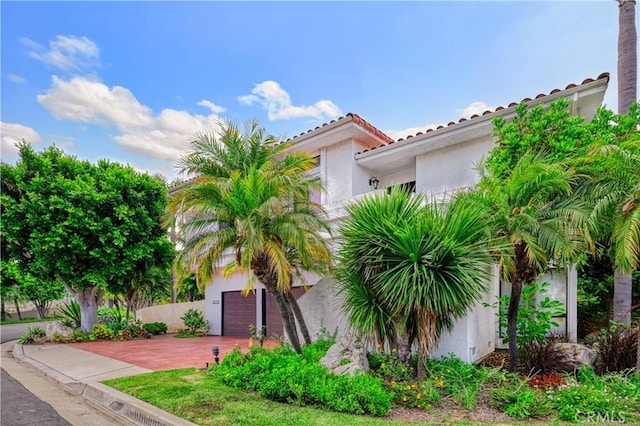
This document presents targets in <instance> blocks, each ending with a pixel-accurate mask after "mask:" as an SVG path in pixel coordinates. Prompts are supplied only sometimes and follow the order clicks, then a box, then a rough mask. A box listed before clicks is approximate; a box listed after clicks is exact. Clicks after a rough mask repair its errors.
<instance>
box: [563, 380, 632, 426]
mask: <svg viewBox="0 0 640 426" xmlns="http://www.w3.org/2000/svg"><path fill="white" fill-rule="evenodd" d="M551 404H552V405H553V407H554V408H555V409H556V410H558V417H559V418H560V419H561V420H566V421H571V422H583V421H586V422H606V421H609V422H624V421H628V420H631V419H632V418H637V411H638V408H639V406H638V401H637V399H632V400H629V399H628V398H627V399H625V398H624V397H622V398H621V397H620V396H619V395H617V393H614V392H610V391H609V390H608V389H607V388H604V389H597V388H595V387H593V386H589V385H584V384H575V385H572V386H566V387H562V388H560V389H558V390H557V391H556V392H554V393H552V394H551Z"/></svg>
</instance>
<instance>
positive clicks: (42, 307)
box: [34, 302, 47, 318]
mask: <svg viewBox="0 0 640 426" xmlns="http://www.w3.org/2000/svg"><path fill="white" fill-rule="evenodd" d="M46 304H47V302H35V303H34V305H36V310H37V311H38V316H39V317H40V318H44V317H46V316H47V306H46Z"/></svg>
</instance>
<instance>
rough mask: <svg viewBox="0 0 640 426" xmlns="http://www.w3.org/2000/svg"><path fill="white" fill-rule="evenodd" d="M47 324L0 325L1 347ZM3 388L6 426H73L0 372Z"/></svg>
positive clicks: (0, 414) (1, 412)
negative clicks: (29, 329)
mask: <svg viewBox="0 0 640 426" xmlns="http://www.w3.org/2000/svg"><path fill="white" fill-rule="evenodd" d="M46 324H47V323H46V322H40V323H38V322H34V323H27V324H8V325H0V343H5V342H9V341H11V340H15V339H17V338H18V337H20V335H21V334H22V333H24V331H25V330H26V329H27V327H33V326H38V327H42V328H44V327H45V326H46ZM0 386H1V387H2V403H1V404H2V405H1V409H0V423H1V424H2V425H3V426H5V425H6V426H14V425H15V426H18V425H51V426H68V425H69V424H70V423H69V422H67V421H66V420H65V419H63V418H62V417H60V415H59V414H58V413H57V412H56V410H54V409H53V408H52V407H51V405H49V404H47V403H46V402H43V401H41V400H40V399H38V398H37V397H36V396H35V395H34V394H32V393H31V392H29V391H28V390H27V389H26V388H25V387H24V386H22V385H21V384H20V383H19V382H18V381H17V380H15V379H14V378H13V377H11V376H10V375H8V374H7V373H6V371H4V369H3V370H2V371H1V372H0Z"/></svg>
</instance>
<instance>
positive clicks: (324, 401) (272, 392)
mask: <svg viewBox="0 0 640 426" xmlns="http://www.w3.org/2000/svg"><path fill="white" fill-rule="evenodd" d="M330 345H331V342H330V341H319V342H316V343H314V344H311V345H305V346H303V347H302V353H301V354H298V353H296V352H295V351H293V350H291V348H289V347H286V346H284V347H276V348H274V349H273V350H269V349H265V348H262V347H260V346H252V347H251V348H250V349H249V351H248V352H247V353H246V354H243V353H242V352H241V351H240V349H239V348H236V349H235V350H234V351H232V352H230V353H228V354H226V356H225V358H224V360H223V362H222V364H220V365H219V366H213V367H212V370H211V372H212V374H213V375H215V376H216V377H218V378H219V379H220V381H221V382H222V383H224V384H226V385H229V386H232V387H235V388H238V389H243V390H247V391H253V392H257V393H258V395H260V396H262V397H264V398H267V399H270V400H273V401H277V402H289V403H293V404H296V405H317V406H321V407H325V408H328V409H330V410H334V411H340V412H346V413H352V414H371V415H374V416H384V415H385V414H386V413H387V411H388V410H389V408H390V406H391V396H390V394H389V393H388V392H387V391H386V390H385V388H384V387H383V385H382V381H381V380H379V379H377V378H375V377H372V376H370V375H366V374H364V373H361V374H356V375H354V376H353V377H350V376H348V375H343V376H336V375H334V374H332V373H330V372H328V370H327V369H326V368H325V367H324V366H322V365H321V364H320V362H319V361H320V358H321V357H322V356H324V355H325V354H326V351H327V349H328V348H329V346H330Z"/></svg>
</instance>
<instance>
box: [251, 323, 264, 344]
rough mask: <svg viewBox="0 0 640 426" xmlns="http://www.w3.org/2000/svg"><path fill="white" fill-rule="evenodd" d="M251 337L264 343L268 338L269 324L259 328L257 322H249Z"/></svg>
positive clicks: (259, 342)
mask: <svg viewBox="0 0 640 426" xmlns="http://www.w3.org/2000/svg"><path fill="white" fill-rule="evenodd" d="M249 337H251V338H252V339H253V340H255V341H256V342H258V344H259V345H260V346H262V345H263V344H264V340H265V339H266V338H267V326H266V325H263V326H262V327H260V329H258V328H257V327H256V325H255V324H249Z"/></svg>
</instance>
